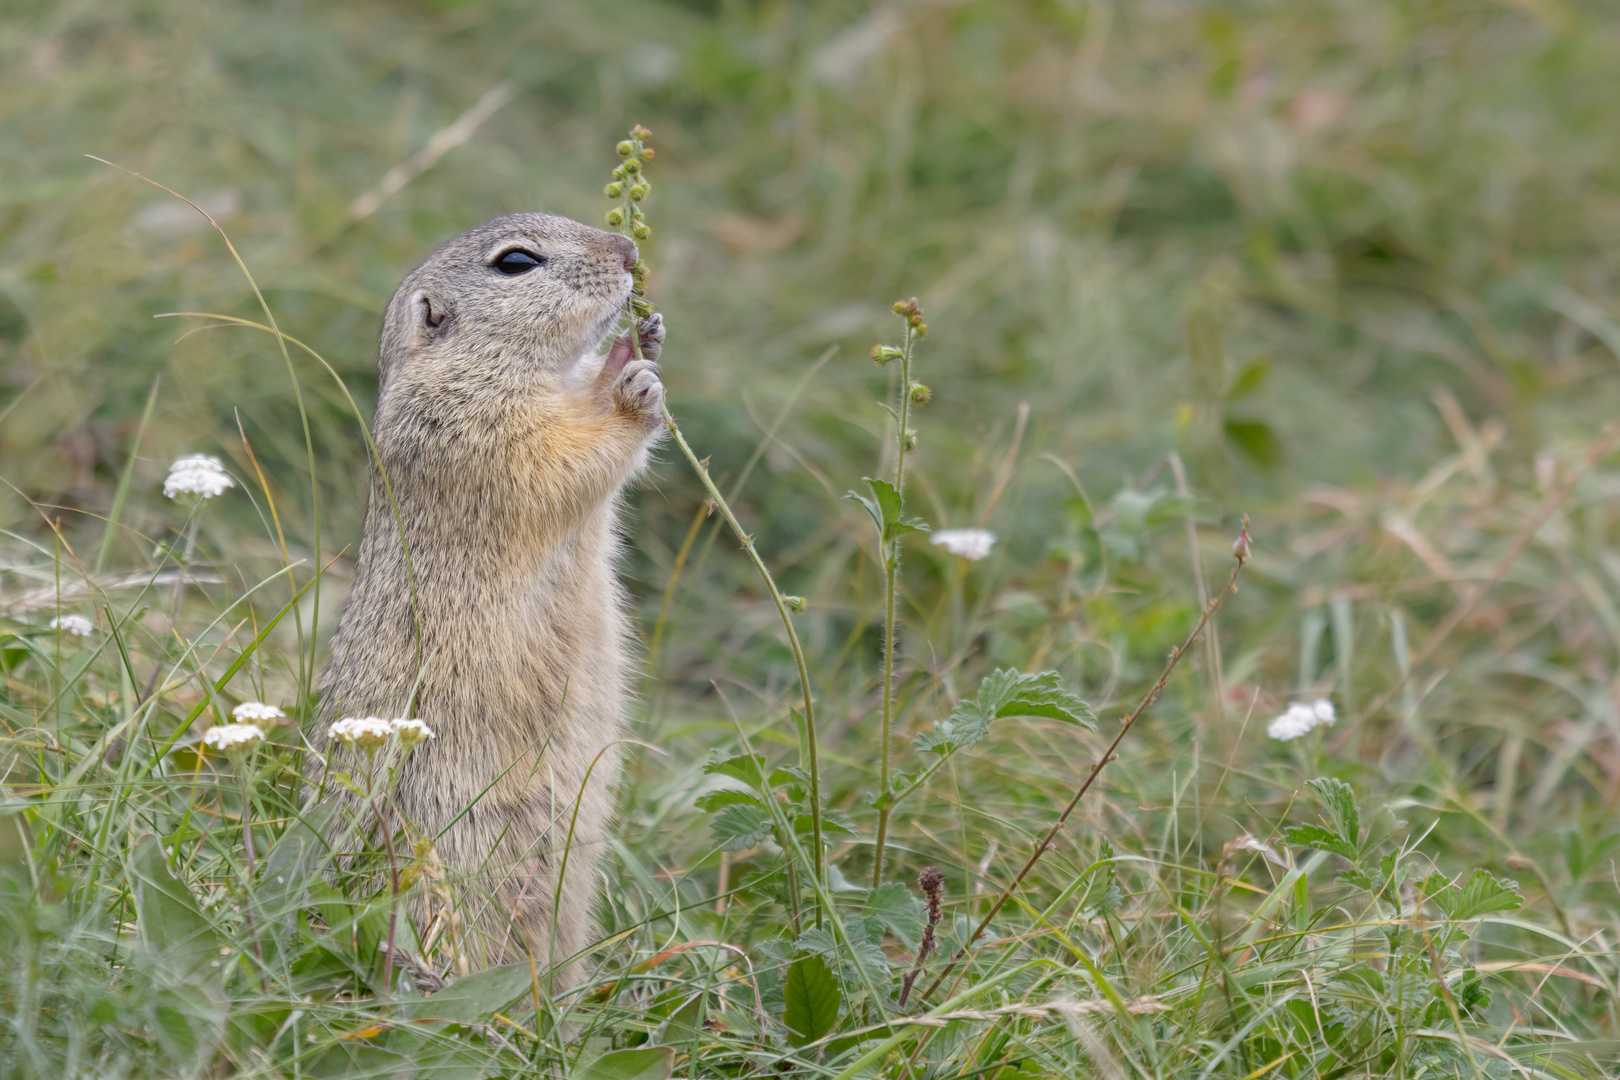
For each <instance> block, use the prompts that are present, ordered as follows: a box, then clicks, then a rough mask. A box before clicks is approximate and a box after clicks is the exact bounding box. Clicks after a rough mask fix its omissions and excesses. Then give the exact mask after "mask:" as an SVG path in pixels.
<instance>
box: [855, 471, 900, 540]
mask: <svg viewBox="0 0 1620 1080" xmlns="http://www.w3.org/2000/svg"><path fill="white" fill-rule="evenodd" d="M861 481H862V482H863V483H864V484H866V486H867V487H869V488H871V489H872V496H873V498H875V499H876V500H877V505H878V510H879V511H880V512H881V514H882V519H881V520H882V522H883V527H884V528H885V529H887V528H888V527H889V526H890V525H893V524H894V523H895V522H897V521H899V520H900V511H901V510H902V509H903V508H904V506H905V499H903V498H901V496H900V493H899V492H898V491H896V490H895V488H894V485H893V484H891V483H889V482H888V481H887V480H875V479H873V478H872V477H870V476H863V477H861Z"/></svg>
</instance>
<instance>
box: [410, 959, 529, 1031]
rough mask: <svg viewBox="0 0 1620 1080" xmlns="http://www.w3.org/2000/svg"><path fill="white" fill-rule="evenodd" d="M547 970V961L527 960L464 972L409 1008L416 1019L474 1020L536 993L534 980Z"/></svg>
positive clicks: (465, 1021) (468, 1022)
mask: <svg viewBox="0 0 1620 1080" xmlns="http://www.w3.org/2000/svg"><path fill="white" fill-rule="evenodd" d="M545 974H546V972H545V965H544V964H543V963H542V964H541V965H540V966H539V967H538V968H532V967H530V966H529V962H528V961H527V960H524V961H521V962H519V963H516V964H504V965H502V966H501V967H495V968H490V969H489V970H488V971H480V972H478V973H476V974H474V975H463V976H462V977H461V978H459V979H457V980H456V981H455V982H453V983H451V984H450V985H449V986H447V987H445V988H444V989H443V990H440V991H439V992H438V993H436V994H434V995H433V996H432V997H428V998H423V999H422V1000H421V1001H417V1002H413V1003H412V1004H411V1005H410V1007H409V1008H408V1009H407V1012H408V1013H409V1015H410V1016H411V1018H412V1019H415V1020H448V1021H450V1022H452V1023H457V1024H470V1023H473V1022H474V1021H477V1020H481V1019H484V1018H485V1017H487V1016H489V1015H490V1014H491V1013H496V1012H500V1011H501V1010H502V1009H504V1008H506V1007H507V1006H508V1005H510V1004H512V1002H514V1001H516V1000H517V999H518V998H520V997H523V996H524V995H525V994H533V993H534V980H535V979H536V978H537V977H538V978H544V977H545Z"/></svg>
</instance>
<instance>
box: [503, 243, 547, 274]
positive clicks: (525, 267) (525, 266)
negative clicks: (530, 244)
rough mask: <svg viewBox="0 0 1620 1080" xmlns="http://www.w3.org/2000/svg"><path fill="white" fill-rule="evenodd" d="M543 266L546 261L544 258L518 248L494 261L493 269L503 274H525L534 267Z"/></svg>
mask: <svg viewBox="0 0 1620 1080" xmlns="http://www.w3.org/2000/svg"><path fill="white" fill-rule="evenodd" d="M545 264H546V260H545V258H544V257H542V256H540V255H536V254H534V253H533V252H531V251H524V250H523V249H521V248H518V249H515V250H513V251H508V252H507V253H506V254H504V255H502V256H501V257H500V258H498V259H496V260H495V269H497V270H499V271H500V272H501V273H503V274H527V273H528V272H529V271H530V270H533V269H534V268H535V267H537V266H544V265H545Z"/></svg>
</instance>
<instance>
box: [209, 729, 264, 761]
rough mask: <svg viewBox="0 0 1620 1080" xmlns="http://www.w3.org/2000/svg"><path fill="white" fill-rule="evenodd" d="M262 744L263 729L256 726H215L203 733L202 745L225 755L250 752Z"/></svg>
mask: <svg viewBox="0 0 1620 1080" xmlns="http://www.w3.org/2000/svg"><path fill="white" fill-rule="evenodd" d="M262 742H264V729H263V728H261V727H259V725H258V724H216V725H214V726H213V727H211V728H209V729H208V730H207V731H205V732H203V743H204V744H205V745H207V746H209V747H211V748H213V749H215V750H221V751H223V752H225V753H227V754H235V753H240V752H242V751H244V750H251V749H253V748H254V747H255V746H258V745H259V744H260V743H262Z"/></svg>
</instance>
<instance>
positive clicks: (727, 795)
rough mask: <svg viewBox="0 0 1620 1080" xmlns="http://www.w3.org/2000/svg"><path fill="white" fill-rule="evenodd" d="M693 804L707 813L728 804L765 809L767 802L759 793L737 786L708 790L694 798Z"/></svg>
mask: <svg viewBox="0 0 1620 1080" xmlns="http://www.w3.org/2000/svg"><path fill="white" fill-rule="evenodd" d="M692 805H693V806H695V807H697V808H698V809H699V810H702V811H703V812H704V813H706V814H712V813H714V812H715V811H717V810H720V809H722V808H724V807H727V806H757V807H759V808H760V809H762V810H763V809H765V803H764V801H763V800H761V799H760V798H759V796H757V795H753V794H750V793H749V792H746V791H738V790H737V789H736V788H721V789H720V790H719V791H706V792H704V793H703V794H702V795H699V796H698V797H697V798H696V799H695V800H693V802H692Z"/></svg>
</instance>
